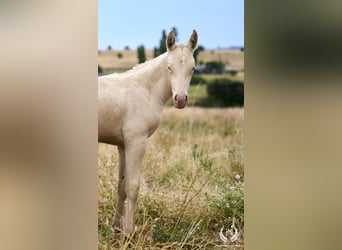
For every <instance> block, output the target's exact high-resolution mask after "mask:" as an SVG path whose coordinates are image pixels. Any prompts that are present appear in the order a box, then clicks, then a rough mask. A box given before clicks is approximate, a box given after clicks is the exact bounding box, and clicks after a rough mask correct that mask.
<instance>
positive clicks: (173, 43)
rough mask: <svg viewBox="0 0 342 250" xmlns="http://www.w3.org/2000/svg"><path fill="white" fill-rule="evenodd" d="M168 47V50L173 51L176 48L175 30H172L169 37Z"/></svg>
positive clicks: (167, 40)
mask: <svg viewBox="0 0 342 250" xmlns="http://www.w3.org/2000/svg"><path fill="white" fill-rule="evenodd" d="M166 47H167V49H168V50H173V49H174V48H175V47H176V36H175V33H174V32H173V30H171V31H170V32H169V34H168V35H167V38H166Z"/></svg>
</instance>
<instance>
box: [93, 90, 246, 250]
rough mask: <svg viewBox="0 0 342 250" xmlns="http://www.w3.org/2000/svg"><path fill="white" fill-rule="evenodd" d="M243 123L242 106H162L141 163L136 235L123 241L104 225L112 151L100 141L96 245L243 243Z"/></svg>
mask: <svg viewBox="0 0 342 250" xmlns="http://www.w3.org/2000/svg"><path fill="white" fill-rule="evenodd" d="M194 87H196V86H194ZM243 121H244V110H243V108H233V109H231V108H228V109H203V108H197V107H188V108H185V109H184V110H177V109H175V108H165V110H164V112H163V117H162V121H161V124H160V127H159V129H158V130H157V131H156V132H155V134H154V135H153V136H152V137H151V138H150V139H149V144H148V149H147V152H146V155H145V158H144V161H143V171H142V179H141V188H140V195H139V199H138V205H137V208H136V214H137V218H136V224H137V234H136V238H135V241H134V242H128V243H127V244H125V245H123V244H122V241H121V240H120V237H118V236H113V234H112V233H111V230H110V228H111V224H112V221H113V215H114V211H115V206H116V202H117V195H116V192H117V182H118V176H117V175H118V156H117V150H116V148H115V147H113V146H108V145H105V144H99V147H98V153H99V158H98V165H99V170H98V171H99V186H98V197H99V200H98V239H99V242H98V245H99V249H119V248H120V249H126V248H127V247H129V246H131V247H133V248H134V249H221V248H224V249H243V242H244V237H243V235H244V215H243V212H244V170H243V168H244V161H243V158H244V157H243V143H242V138H243ZM232 225H234V226H235V228H236V229H237V231H236V235H235V236H237V238H236V240H235V241H230V238H231V237H232V233H231V232H229V231H227V229H231V227H232ZM223 227H224V228H223ZM222 228H223V230H222V234H223V236H224V237H227V238H228V241H227V242H224V241H223V240H222V239H220V237H219V234H220V230H221V229H222Z"/></svg>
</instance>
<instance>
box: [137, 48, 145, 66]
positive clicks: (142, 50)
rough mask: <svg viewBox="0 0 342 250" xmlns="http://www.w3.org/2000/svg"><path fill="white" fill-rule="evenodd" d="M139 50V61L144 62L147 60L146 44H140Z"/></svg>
mask: <svg viewBox="0 0 342 250" xmlns="http://www.w3.org/2000/svg"><path fill="white" fill-rule="evenodd" d="M137 52H138V61H139V63H143V62H145V61H146V54H145V47H144V45H140V46H139V47H138V49H137Z"/></svg>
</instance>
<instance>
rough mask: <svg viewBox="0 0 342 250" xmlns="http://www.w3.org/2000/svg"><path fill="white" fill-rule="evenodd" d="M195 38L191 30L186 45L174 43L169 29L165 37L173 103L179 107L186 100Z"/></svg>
mask: <svg viewBox="0 0 342 250" xmlns="http://www.w3.org/2000/svg"><path fill="white" fill-rule="evenodd" d="M197 40H198V38H197V32H196V30H193V31H192V34H191V36H190V39H189V41H188V43H187V44H186V45H184V44H176V37H175V34H174V32H173V31H170V33H169V34H168V36H167V39H166V47H167V50H168V55H167V71H168V77H169V82H170V84H171V91H172V99H173V105H174V106H175V107H176V108H179V109H182V108H184V107H185V106H186V104H187V102H188V89H189V86H190V80H191V77H192V74H193V72H194V70H195V59H194V57H193V53H194V51H195V49H196V47H197Z"/></svg>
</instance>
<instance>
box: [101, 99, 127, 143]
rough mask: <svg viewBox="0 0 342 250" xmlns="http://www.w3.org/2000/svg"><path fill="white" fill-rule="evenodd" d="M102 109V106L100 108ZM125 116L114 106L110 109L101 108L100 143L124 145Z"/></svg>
mask: <svg viewBox="0 0 342 250" xmlns="http://www.w3.org/2000/svg"><path fill="white" fill-rule="evenodd" d="M99 107H101V106H99ZM122 126H123V114H122V112H120V109H119V108H116V107H115V106H114V105H113V106H111V107H110V108H108V107H103V108H99V111H98V141H99V142H104V143H108V144H112V145H118V144H122V143H123V135H122Z"/></svg>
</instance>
